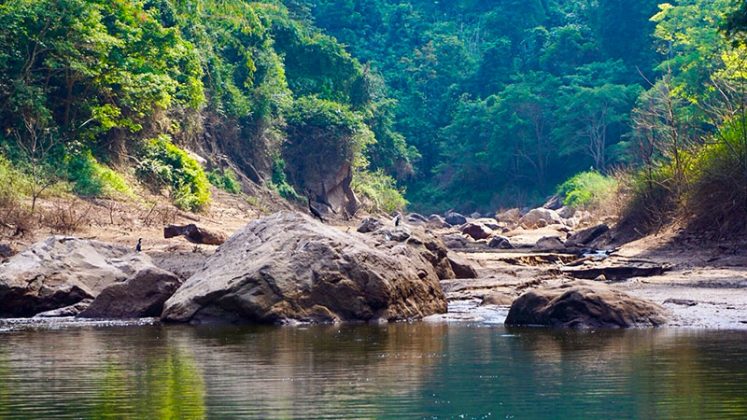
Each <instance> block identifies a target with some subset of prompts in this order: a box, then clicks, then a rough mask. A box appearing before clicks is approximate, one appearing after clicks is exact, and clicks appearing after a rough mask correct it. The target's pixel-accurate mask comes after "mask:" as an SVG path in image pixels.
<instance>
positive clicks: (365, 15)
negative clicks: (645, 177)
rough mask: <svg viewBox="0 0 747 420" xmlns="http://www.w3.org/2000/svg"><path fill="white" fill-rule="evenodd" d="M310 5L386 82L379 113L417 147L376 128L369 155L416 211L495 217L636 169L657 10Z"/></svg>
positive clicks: (607, 5) (537, 4) (646, 6)
mask: <svg viewBox="0 0 747 420" xmlns="http://www.w3.org/2000/svg"><path fill="white" fill-rule="evenodd" d="M296 3H299V2H298V1H296ZM300 3H302V5H305V6H306V8H305V9H303V8H302V10H305V11H306V12H310V13H311V14H312V16H313V18H314V22H315V23H316V24H317V25H319V26H320V27H322V28H323V29H325V30H327V31H328V32H329V33H330V34H331V35H333V36H335V37H336V38H337V39H338V40H340V41H341V42H342V43H344V44H345V45H349V46H350V51H352V53H353V55H354V56H356V57H358V58H360V59H361V60H362V61H363V62H365V63H366V64H367V65H370V67H371V69H373V70H372V73H373V74H380V75H381V76H382V79H383V86H385V89H384V91H386V95H385V96H386V97H387V98H389V101H377V100H376V99H375V98H376V95H375V94H373V95H372V97H373V98H374V101H373V103H374V104H378V103H382V104H385V105H386V107H385V108H381V109H382V110H386V112H389V114H386V113H381V114H380V118H390V119H391V121H392V122H393V124H392V125H391V126H392V127H393V128H394V131H395V132H396V133H397V134H401V135H402V136H403V138H404V139H405V140H406V142H407V145H409V146H410V147H413V148H414V150H409V151H408V148H407V147H401V146H402V144H403V143H404V142H399V143H398V142H397V137H396V136H388V135H387V132H386V130H381V129H378V128H377V127H376V125H375V124H373V125H372V126H371V127H372V128H373V131H374V133H375V134H376V139H377V144H374V145H372V146H371V147H370V148H369V150H370V153H369V158H370V161H371V163H372V165H373V167H374V168H377V167H381V166H378V165H382V166H383V167H384V168H385V169H386V170H387V172H388V173H390V174H394V175H397V176H400V177H403V178H406V179H407V180H408V182H407V192H408V196H409V198H410V201H411V202H412V204H413V206H414V207H415V208H419V209H424V210H436V209H440V210H443V209H445V208H447V207H450V206H455V207H457V208H463V209H464V210H470V211H471V210H474V209H476V208H480V209H488V208H489V207H493V209H494V207H496V206H501V205H505V204H506V200H511V201H513V200H514V198H513V197H523V198H522V199H525V200H529V199H531V198H530V197H538V196H543V195H546V194H548V193H550V192H551V189H552V186H553V185H557V184H558V183H560V182H562V181H563V180H564V179H566V178H568V177H569V176H572V175H573V174H574V173H577V172H579V171H581V170H583V169H585V168H588V167H589V166H594V167H595V168H597V169H598V170H600V171H604V170H605V168H606V166H607V164H608V163H619V162H621V161H623V162H624V161H625V160H626V157H622V156H620V155H619V152H618V151H619V150H622V149H624V147H622V146H624V145H625V142H626V139H627V138H628V137H629V134H630V124H629V114H630V110H631V108H632V107H633V105H634V103H635V97H636V96H637V94H638V93H639V92H640V91H641V90H642V86H641V85H642V84H643V83H644V82H645V81H644V79H643V78H641V77H640V74H639V70H640V71H641V72H643V73H644V74H645V75H646V76H647V77H653V68H654V67H655V66H656V59H657V57H656V56H655V49H654V45H653V43H652V42H651V34H652V32H653V30H654V26H655V23H654V22H651V21H649V18H650V17H651V16H652V15H654V14H655V13H656V11H657V8H656V7H657V4H658V2H657V1H656V0H635V1H632V2H630V1H622V0H609V1H599V2H581V1H567V2H545V1H539V0H537V1H518V0H507V1H501V2H484V1H483V2H475V1H466V0H458V1H450V2H416V1H408V2H389V1H384V0H374V1H369V0H321V1H316V0H315V1H311V0H307V1H301V2H300ZM306 12H304V13H306ZM374 86H375V85H374ZM371 91H372V92H374V93H375V92H377V91H381V89H379V88H375V89H372V90H371ZM380 148H384V149H383V150H381V149H380ZM392 150H398V153H397V156H398V157H396V158H394V159H392V157H391V155H388V154H387V153H391V151H392ZM616 152H617V153H616ZM401 156H406V157H407V159H406V160H400V158H399V157H401ZM409 163H414V176H412V171H411V170H408V169H409V168H408V167H409ZM517 192H519V194H517ZM519 204H526V203H519Z"/></svg>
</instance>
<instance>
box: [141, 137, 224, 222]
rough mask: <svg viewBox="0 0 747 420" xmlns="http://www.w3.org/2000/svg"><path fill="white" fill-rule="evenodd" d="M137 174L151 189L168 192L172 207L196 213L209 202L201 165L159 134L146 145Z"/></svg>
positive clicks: (208, 193) (208, 187)
mask: <svg viewBox="0 0 747 420" xmlns="http://www.w3.org/2000/svg"><path fill="white" fill-rule="evenodd" d="M137 175H138V177H140V179H142V180H143V181H144V182H145V183H147V184H148V185H150V186H151V187H154V188H158V189H160V188H164V187H167V188H169V189H170V190H171V194H172V199H173V201H174V204H175V205H176V206H177V207H179V208H181V209H183V210H191V211H197V210H201V209H204V208H205V206H207V205H208V203H209V202H210V182H209V181H208V178H207V176H206V175H205V171H204V170H203V169H202V166H200V164H199V163H198V162H197V161H196V160H195V159H194V158H192V157H191V156H189V154H188V153H187V152H185V151H184V150H182V149H180V148H179V147H177V146H176V145H174V144H173V143H172V142H171V139H170V138H169V137H168V136H165V135H162V136H159V137H156V138H155V139H151V140H149V141H148V142H147V143H146V146H145V150H144V156H143V159H142V160H141V162H140V164H139V165H138V168H137Z"/></svg>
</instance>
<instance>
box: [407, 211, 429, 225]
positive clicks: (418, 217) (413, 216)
mask: <svg viewBox="0 0 747 420" xmlns="http://www.w3.org/2000/svg"><path fill="white" fill-rule="evenodd" d="M407 221H408V222H410V223H412V224H424V223H428V219H427V218H426V217H425V216H423V215H422V214H418V213H410V214H408V215H407Z"/></svg>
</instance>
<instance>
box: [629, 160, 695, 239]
mask: <svg viewBox="0 0 747 420" xmlns="http://www.w3.org/2000/svg"><path fill="white" fill-rule="evenodd" d="M674 172H675V169H674V165H673V164H671V163H667V164H663V165H660V166H657V167H652V168H645V169H641V170H639V171H638V172H635V173H634V174H632V176H631V177H630V178H629V179H628V180H627V182H625V190H626V191H625V195H626V196H627V200H626V204H625V206H624V207H623V208H622V209H621V217H620V223H619V226H620V228H621V230H634V231H635V232H636V234H637V235H638V236H640V235H644V234H649V233H651V232H653V231H656V230H658V229H660V228H662V227H664V226H665V225H667V224H669V223H671V222H672V220H674V218H675V217H676V213H677V210H678V207H679V198H678V194H677V191H678V190H679V189H680V187H679V186H677V185H676V180H675V179H676V177H675V176H674Z"/></svg>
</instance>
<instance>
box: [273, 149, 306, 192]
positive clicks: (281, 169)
mask: <svg viewBox="0 0 747 420" xmlns="http://www.w3.org/2000/svg"><path fill="white" fill-rule="evenodd" d="M270 187H271V188H272V189H273V190H275V191H277V193H278V194H280V196H281V197H283V198H285V199H286V200H290V201H299V202H300V201H303V199H302V198H301V196H300V195H298V193H297V192H296V190H295V189H294V188H293V186H292V185H290V184H289V183H288V177H287V176H286V175H285V161H284V160H283V159H282V158H281V157H275V158H274V159H273V161H272V185H271V186H270Z"/></svg>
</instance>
